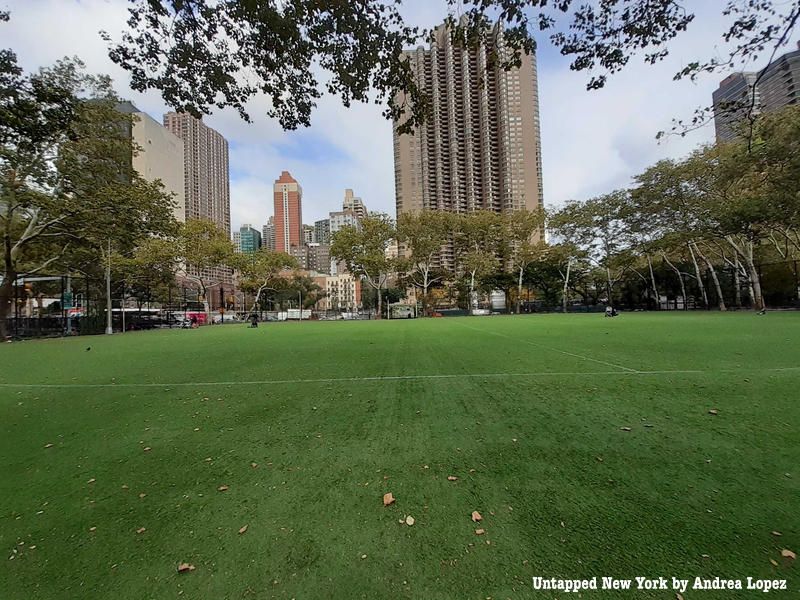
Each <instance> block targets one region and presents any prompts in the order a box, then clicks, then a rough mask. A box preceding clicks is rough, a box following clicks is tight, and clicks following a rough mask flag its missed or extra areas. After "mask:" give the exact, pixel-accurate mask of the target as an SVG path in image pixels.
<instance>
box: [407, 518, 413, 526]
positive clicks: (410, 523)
mask: <svg viewBox="0 0 800 600" xmlns="http://www.w3.org/2000/svg"><path fill="white" fill-rule="evenodd" d="M413 524H414V517H412V516H411V515H408V516H407V517H406V525H408V526H409V527H411V526H412V525H413Z"/></svg>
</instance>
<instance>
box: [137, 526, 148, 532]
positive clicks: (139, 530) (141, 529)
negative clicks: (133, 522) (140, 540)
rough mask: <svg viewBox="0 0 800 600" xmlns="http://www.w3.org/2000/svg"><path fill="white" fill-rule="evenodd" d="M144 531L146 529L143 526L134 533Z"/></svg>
mask: <svg viewBox="0 0 800 600" xmlns="http://www.w3.org/2000/svg"><path fill="white" fill-rule="evenodd" d="M145 531H147V529H145V528H144V527H139V529H137V530H136V533H144V532H145Z"/></svg>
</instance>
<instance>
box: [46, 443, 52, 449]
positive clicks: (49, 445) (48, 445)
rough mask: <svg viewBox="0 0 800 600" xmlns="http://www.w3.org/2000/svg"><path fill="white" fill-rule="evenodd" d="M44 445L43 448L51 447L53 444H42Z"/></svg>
mask: <svg viewBox="0 0 800 600" xmlns="http://www.w3.org/2000/svg"><path fill="white" fill-rule="evenodd" d="M44 447H45V448H52V447H53V444H45V445H44Z"/></svg>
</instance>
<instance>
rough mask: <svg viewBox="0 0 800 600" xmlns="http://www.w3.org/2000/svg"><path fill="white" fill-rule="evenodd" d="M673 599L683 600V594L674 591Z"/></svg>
mask: <svg viewBox="0 0 800 600" xmlns="http://www.w3.org/2000/svg"><path fill="white" fill-rule="evenodd" d="M675 600H683V596H682V595H681V594H680V592H676V593H675Z"/></svg>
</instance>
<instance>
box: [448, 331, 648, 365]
mask: <svg viewBox="0 0 800 600" xmlns="http://www.w3.org/2000/svg"><path fill="white" fill-rule="evenodd" d="M455 324H456V325H460V326H461V327H466V328H467V329H472V330H473V331H479V332H481V333H488V334H489V335H496V336H498V337H504V338H506V339H509V340H514V341H515V342H521V343H523V344H528V345H529V346H534V347H536V348H542V349H543V350H550V351H551V352H558V353H559V354H565V355H567V356H572V357H573V358H580V359H582V360H588V361H591V362H594V363H598V364H601V365H605V366H607V367H614V368H615V369H622V370H623V371H628V372H630V373H640V372H641V371H637V370H636V369H631V368H629V367H623V366H622V365H618V364H615V363H612V362H607V361H605V360H599V359H597V358H592V357H591V356H584V355H583V354H575V353H574V352H567V351H566V350H559V349H558V348H553V347H552V346H545V345H544V344H539V343H537V342H532V341H530V340H523V339H520V338H517V337H513V336H510V335H505V334H504V333H497V332H496V331H487V330H486V329H480V328H478V327H470V326H469V325H464V324H463V323H457V322H456V323H455Z"/></svg>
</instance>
